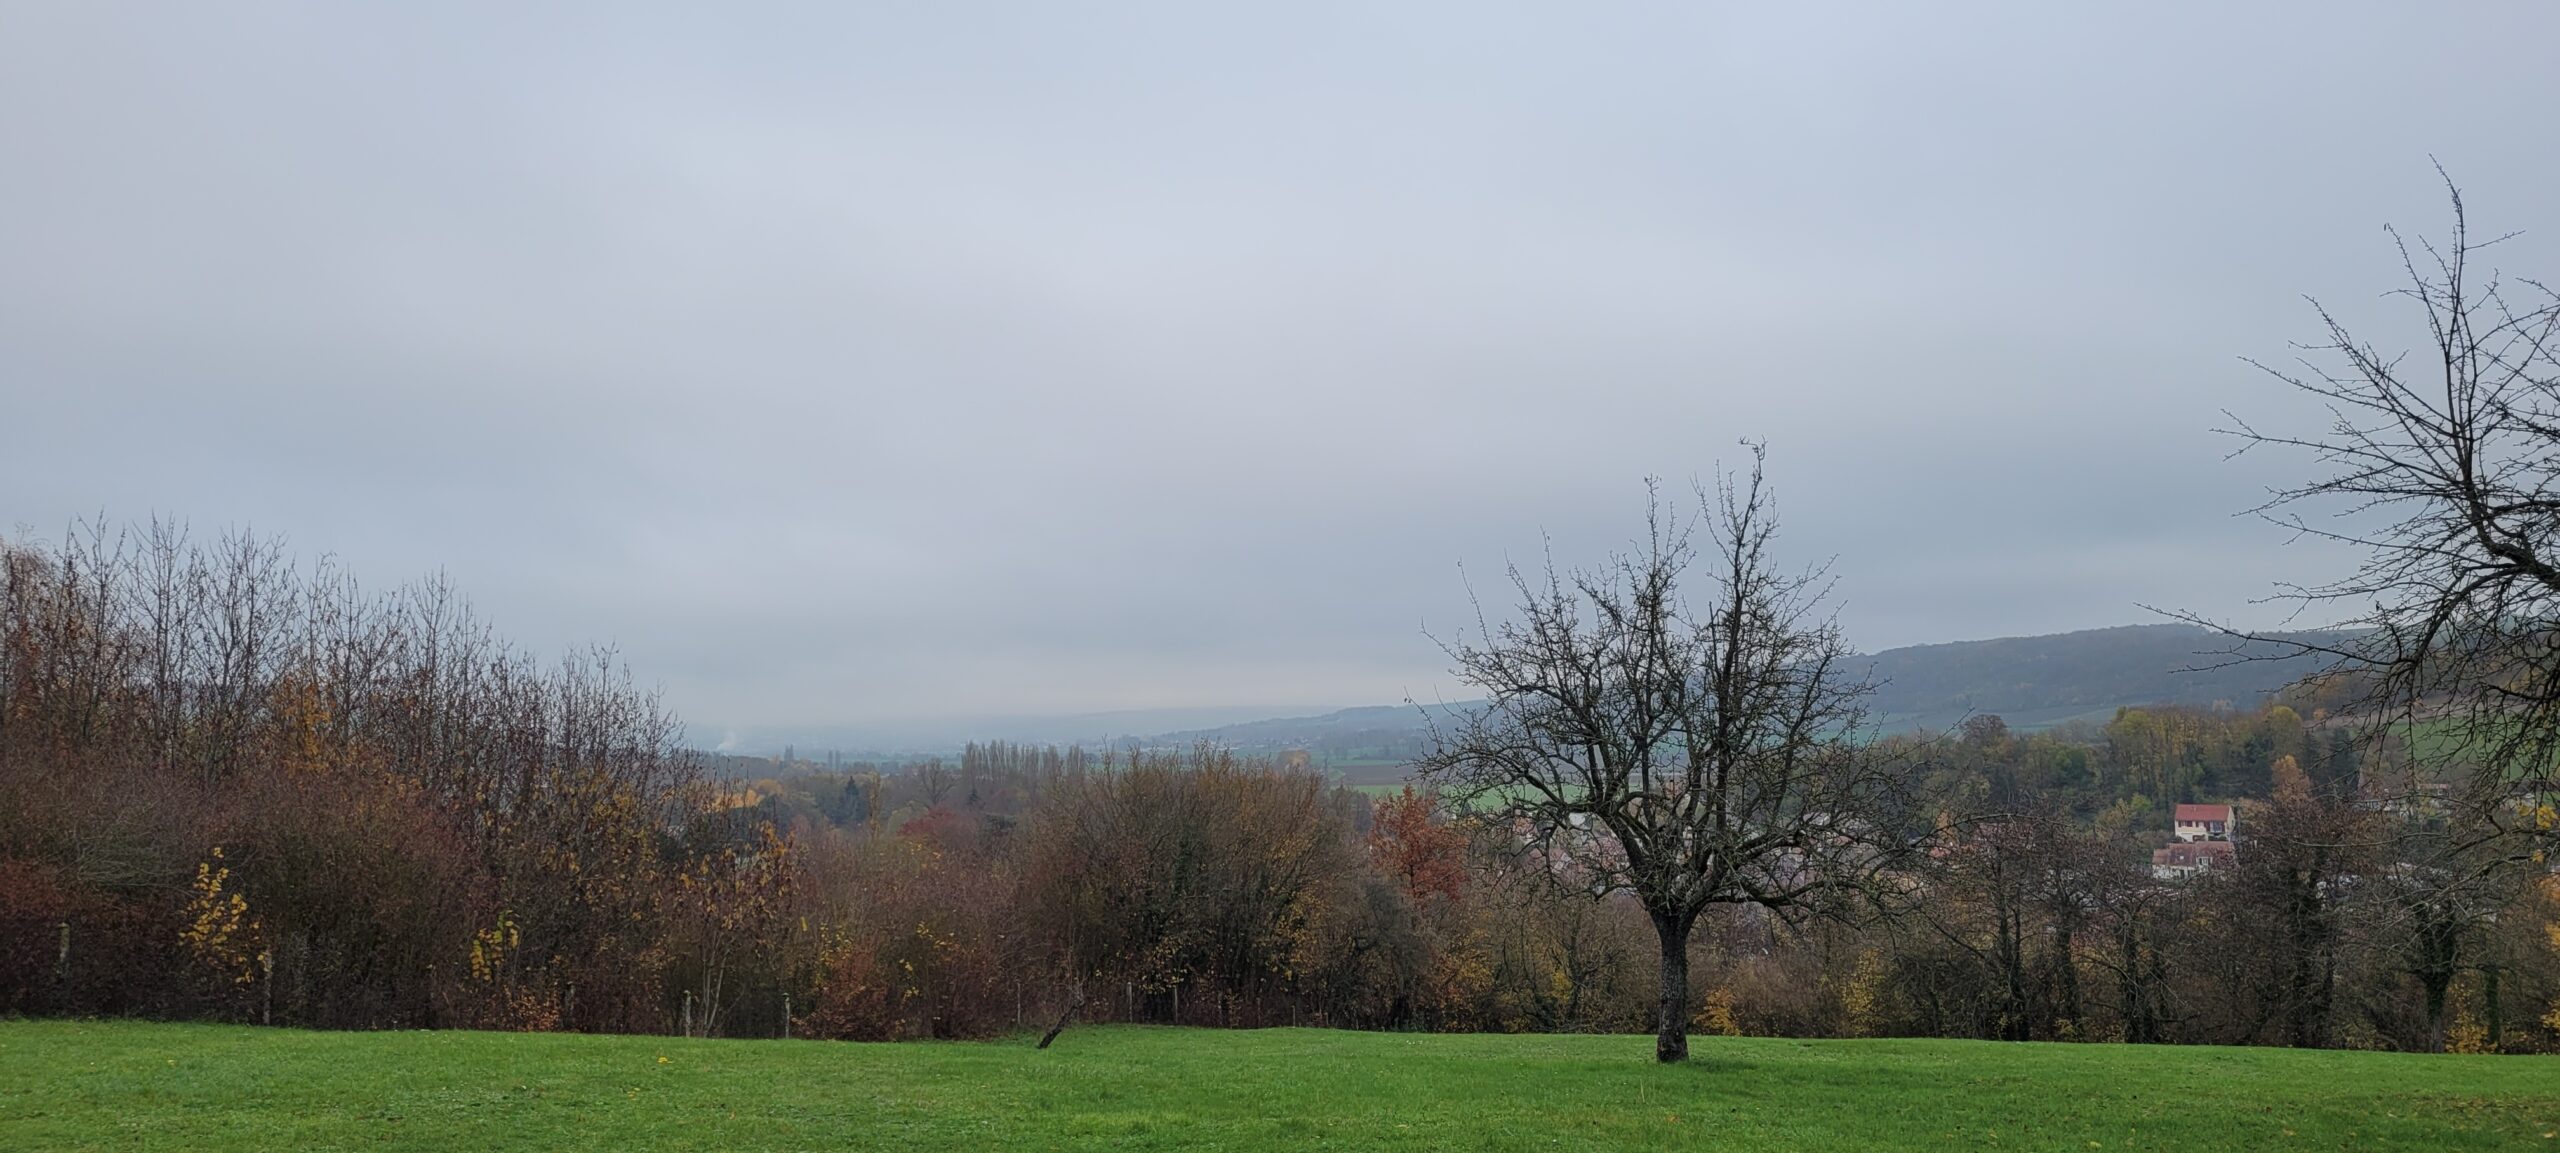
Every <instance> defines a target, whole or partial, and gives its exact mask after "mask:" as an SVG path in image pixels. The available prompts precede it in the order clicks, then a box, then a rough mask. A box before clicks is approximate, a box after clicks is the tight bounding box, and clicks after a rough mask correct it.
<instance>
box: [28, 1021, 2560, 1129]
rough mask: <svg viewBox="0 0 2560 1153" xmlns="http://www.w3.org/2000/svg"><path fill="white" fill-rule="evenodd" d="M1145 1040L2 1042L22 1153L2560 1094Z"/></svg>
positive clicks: (1978, 1048)
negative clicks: (1038, 1043)
mask: <svg viewBox="0 0 2560 1153" xmlns="http://www.w3.org/2000/svg"><path fill="white" fill-rule="evenodd" d="M1696 1045H1697V1054H1698V1057H1697V1059H1696V1060H1693V1061H1691V1062H1690V1063H1688V1064H1687V1065H1683V1066H1674V1067H1661V1066H1656V1065H1654V1064H1653V1063H1652V1061H1651V1060H1650V1056H1651V1052H1652V1043H1651V1040H1650V1038H1643V1037H1592V1036H1458V1035H1416V1034H1384V1033H1351V1032H1336V1031H1327V1030H1312V1029H1272V1030H1262V1031H1233V1032H1228V1031H1215V1030H1200V1029H1164V1028H1140V1027H1113V1028H1082V1029H1074V1030H1071V1031H1069V1032H1068V1033H1067V1034H1066V1035H1065V1036H1064V1037H1062V1038H1061V1039H1060V1040H1059V1042H1058V1045H1057V1047H1055V1048H1053V1049H1051V1050H1049V1051H1047V1052H1040V1051H1036V1050H1034V1049H1033V1048H1032V1047H1031V1046H1030V1044H1029V1043H1028V1042H1027V1041H1022V1040H1008V1041H994V1042H978V1043H910V1044H886V1045H884V1044H867V1045H865V1044H841V1043H830V1042H820V1041H702V1040H682V1039H676V1038H664V1037H590V1036H575V1035H562V1034H498V1033H460V1032H439V1033H309V1032H298V1031H291V1030H281V1029H277V1030H266V1029H248V1028H237V1027H228V1026H210V1025H156V1024H141V1023H127V1022H112V1023H97V1022H65V1021H41V1022H24V1021H21V1022H9V1023H0V1146H5V1147H7V1148H10V1149H142V1150H157V1149H169V1150H179V1149H185V1150H232V1149H356V1148H363V1149H611V1150H616V1151H617V1153H639V1151H645V1150H661V1149H741V1150H765V1149H771V1150H783V1149H953V1150H958V1149H971V1150H975V1149H1027V1150H1050V1149H1061V1150H1063V1149H1226V1150H1256V1149H1307V1148H1325V1149H1412V1150H1426V1149H1431V1150H1440V1149H1446V1150H1521V1151H1527V1150H1558V1149H1561V1150H1602V1149H1683V1150H1700V1149H1710V1150H1712V1149H1730V1150H1777V1149H1958V1148H1961V1149H1993V1148H2017V1149H2072V1150H2078V1149H2178V1150H2205V1149H2291V1148H2300V1149H2312V1148H2321V1149H2336V1148H2342V1147H2343V1148H2357V1149H2392V1148H2397V1149H2560V1138H2554V1137H2552V1136H2549V1134H2553V1133H2555V1132H2560V1064H2556V1063H2554V1062H2553V1061H2552V1060H2551V1059H2549V1058H2530V1057H2428V1056H2415V1055H2401V1054H2380V1053H2344V1052H2317V1051H2297V1050H2285V1049H2215V1048H2192V1047H2167V1046H2157V1047H2155V1046H2122V1045H2029V1044H1998V1043H1990V1042H1976V1041H1923V1040H1889V1041H1789V1040H1774V1039H1749V1038H1731V1039H1728V1038H1700V1039H1698V1040H1697V1042H1696Z"/></svg>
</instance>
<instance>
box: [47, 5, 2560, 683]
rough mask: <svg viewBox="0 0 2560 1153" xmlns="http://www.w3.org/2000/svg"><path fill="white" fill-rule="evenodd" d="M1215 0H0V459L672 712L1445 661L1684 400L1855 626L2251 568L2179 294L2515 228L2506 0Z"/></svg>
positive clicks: (2536, 257)
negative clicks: (1767, 479) (1467, 580)
mask: <svg viewBox="0 0 2560 1153" xmlns="http://www.w3.org/2000/svg"><path fill="white" fill-rule="evenodd" d="M1232 7H1233V6H1228V5H1196V4H1168V5H1164V6H1162V7H1158V8H1114V9H1110V10H1108V11H1104V10H1100V9H1085V10H1080V11H1074V12H1070V11H1068V6H1063V5H1047V4H1025V5H1020V6H1015V7H1001V8H999V7H987V8H979V7H972V6H967V5H962V4H957V3H943V2H937V3H931V4H915V5H861V6H857V5H839V4H813V5H808V6H805V7H798V6H795V7H780V8H763V9H759V10H756V11H753V12H749V11H746V10H745V8H744V7H743V6H739V5H685V6H675V7H669V8H664V9H661V8H657V7H653V6H645V5H639V4H630V3H616V4H610V5H602V6H597V7H594V8H590V9H586V10H583V11H573V10H568V9H545V10H541V11H530V10H527V9H526V7H525V6H520V5H498V6H487V7H479V6H472V5H465V4H454V3H437V4H422V5H412V6H409V8H410V9H411V10H409V11H406V12H392V11H388V10H387V9H386V6H382V5H348V4H315V5H311V6H307V7H290V6H250V5H234V4H224V5H181V4H158V5H141V6H130V7H127V6H118V5H111V4H99V3H85V2H83V3H71V2H58V3H54V2H48V3H21V2H17V0H6V2H0V525H23V526H28V527H31V528H33V529H34V530H36V531H37V532H38V533H40V534H42V535H47V536H52V535H58V534H59V532H60V531H61V529H62V528H63V526H64V525H65V524H67V523H68V522H69V521H70V520H71V519H72V518H74V517H78V516H83V515H89V514H95V513H97V512H100V511H102V510H103V511H104V512H106V513H107V514H108V515H110V516H112V517H117V518H138V517H143V516H147V515H150V514H152V513H155V512H156V513H160V514H164V515H172V516H177V517H182V518H185V519H187V520H189V521H190V522H192V523H193V524H194V525H195V526H196V527H197V528H198V529H199V530H200V531H201V530H206V529H218V528H221V527H224V526H231V525H252V526H255V527H256V528H257V529H258V530H259V531H261V532H268V533H277V534H281V535H283V536H285V537H287V538H288V539H289V540H290V541H291V542H292V543H293V544H294V545H295V546H296V547H297V549H298V550H300V551H302V552H304V553H306V554H309V553H319V552H332V553H335V554H337V555H338V557H339V558H340V559H341V560H342V561H343V562H344V564H345V565H346V566H347V567H348V568H350V569H352V570H354V571H356V572H358V573H360V574H363V575H365V576H366V577H367V578H369V579H371V580H373V581H375V582H378V583H392V582H396V581H399V580H404V579H408V578H411V577H414V576H417V575H420V574H422V573H425V572H428V571H431V570H434V569H438V568H441V569H444V570H446V571H448V572H449V573H450V574H451V575H452V576H453V578H454V579H455V581H456V583H457V584H459V585H460V586H461V587H462V588H463V589H465V590H466V591H467V592H469V593H470V594H471V596H472V597H473V599H474V600H475V602H476V603H477V604H478V605H479V607H480V608H481V609H482V610H483V612H484V613H485V614H486V615H488V616H489V617H491V618H493V619H494V620H495V622H496V623H497V624H498V626H499V628H500V629H501V631H503V632H505V633H506V634H508V635H510V636H512V637H514V638H516V639H518V640H519V641H522V642H524V643H526V644H528V645H530V646H532V647H534V648H536V649H537V650H556V649H558V648H561V647H564V646H567V645H570V644H573V643H578V642H582V641H586V640H610V641H615V642H618V643H619V644H620V645H621V646H622V648H623V650H624V652H625V653H626V655H627V656H628V657H629V658H630V659H631V661H632V663H633V664H634V666H635V667H636V668H637V669H638V670H639V672H640V674H641V675H642V677H643V678H644V679H647V680H654V681H660V682H663V684H664V685H665V687H666V690H667V694H668V697H669V699H670V701H671V703H672V704H673V705H675V707H676V708H677V709H678V710H679V711H681V712H682V713H683V714H685V715H686V716H687V717H688V718H691V719H693V720H695V721H697V722H700V723H707V724H711V725H715V726H716V725H779V724H819V723H873V722H884V721H889V720H894V719H913V718H917V717H932V716H950V715H961V714H980V713H1037V712H1048V711H1060V712H1064V711H1083V710H1098V709H1118V708H1138V707H1163V706H1198V705H1226V704H1256V705H1262V704H1268V705H1275V706H1276V705H1309V706H1312V705H1322V704H1360V703H1380V702H1387V701H1393V700H1397V699H1401V698H1402V697H1404V696H1406V695H1408V694H1410V695H1413V696H1417V697H1422V698H1426V699H1427V698H1430V697H1432V696H1434V695H1436V694H1443V693H1451V692H1454V691H1456V690H1455V689H1454V688H1453V687H1452V686H1450V685H1449V684H1448V683H1447V678H1446V676H1445V674H1444V672H1443V666H1444V663H1445V662H1444V661H1443V660H1442V659H1441V658H1440V656H1439V654H1438V652H1437V650H1436V649H1435V648H1434V647H1433V646H1432V644H1431V642H1430V641H1429V640H1428V639H1427V638H1426V637H1425V635H1424V629H1425V628H1426V627H1430V628H1433V629H1442V630H1445V629H1449V628H1454V627H1455V626H1457V625H1458V624H1460V623H1461V621H1462V619H1463V618H1464V617H1465V606H1466V601H1465V590H1464V586H1463V584H1462V578H1461V573H1460V565H1461V564H1462V563H1463V564H1464V565H1465V566H1467V571H1468V572H1469V573H1472V574H1474V575H1475V577H1476V579H1477V580H1478V583H1479V584H1483V583H1486V578H1487V577H1488V576H1489V575H1491V574H1493V573H1496V572H1498V570H1499V568H1500V566H1501V565H1502V564H1503V563H1504V561H1505V560H1506V558H1521V559H1534V558H1535V556H1536V555H1537V550H1538V549H1539V548H1540V540H1541V534H1542V533H1543V534H1546V535H1549V536H1551V537H1552V538H1553V540H1554V548H1555V551H1556V553H1557V555H1558V556H1559V557H1560V558H1561V559H1565V560H1568V561H1571V560H1581V559H1587V558H1591V557H1593V556H1596V555H1597V554H1599V553H1600V552H1602V551H1604V550H1606V549H1608V548H1610V547H1612V546H1615V545H1618V544H1620V543H1622V542H1623V541H1625V540H1626V539H1627V537H1628V536H1629V534H1630V533H1631V532H1632V531H1633V530H1634V529H1635V528H1636V526H1637V523H1638V516H1639V513H1640V512H1641V499H1642V489H1641V480H1642V478H1643V477H1645V476H1646V475H1648V474H1655V475H1660V476H1663V477H1666V478H1670V479H1671V480H1673V481H1674V482H1675V483H1679V484H1686V483H1687V481H1688V479H1689V478H1691V477H1708V476H1712V472H1713V469H1714V468H1715V466H1716V463H1717V462H1718V461H1719V460H1725V461H1728V462H1729V461H1731V460H1733V459H1734V458H1736V457H1737V455H1738V450H1737V448H1736V442H1737V441H1738V440H1739V439H1740V438H1743V437H1754V438H1765V439H1766V440H1767V441H1768V442H1769V445H1770V452H1771V468H1772V473H1773V476H1774V477H1775V479H1776V481H1777V483H1778V485H1779V486H1780V493H1781V496H1782V499H1783V501H1784V504H1785V509H1786V516H1787V537H1786V540H1785V543H1786V545H1787V546H1788V548H1789V549H1790V550H1791V551H1792V552H1793V553H1794V555H1795V556H1796V558H1797V559H1800V560H1808V561H1810V560H1816V559H1820V558H1823V557H1836V558H1837V571H1838V572H1839V574H1840V576H1841V585H1840V595H1841V598H1842V605H1841V607H1842V618H1843V621H1844V623H1845V625H1846V626H1847V628H1848V629H1849V632H1850V634H1851V638H1852V640H1853V641H1854V642H1855V643H1857V644H1859V645H1860V646H1862V647H1866V648H1870V649H1873V648H1882V647H1886V646H1892V645H1900V644H1908V643H1914V642H1921V641H1936V640H1955V639H1966V638H1975V637H1985V636H1995V635H2008V634H2019V633H2033V632H2048V631H2056V630H2062V629H2069V628H2081V627H2091V626H2099V625H2110V624H2122V623H2130V622H2134V621H2137V620H2141V619H2144V618H2143V614H2142V613H2141V611H2140V610H2139V609H2138V608H2137V607H2136V606H2137V604H2139V603H2154V604H2170V605H2178V606H2184V607H2189V608H2194V609H2198V610H2202V611H2206V612H2210V613H2217V614H2224V615H2230V616H2237V617H2240V618H2242V619H2258V618H2262V617H2263V616H2264V615H2265V613H2264V612H2263V611H2261V610H2256V609H2253V608H2252V607H2251V606H2250V604H2249V601H2250V599H2251V598H2253V597H2256V596H2260V595H2262V594H2263V593H2264V592H2265V591H2266V590H2267V587H2268V584H2269V582H2270V581H2271V580H2274V579H2276V578H2278V577H2280V576H2285V575H2292V576H2306V575H2318V574H2319V573H2320V572H2322V571H2326V570H2325V566H2330V565H2334V563H2335V562H2336V559H2337V558H2335V557H2334V556H2326V555H2323V554H2320V553H2316V552H2312V551H2307V550H2304V549H2301V548H2286V547H2284V546H2283V545H2282V541H2281V538H2280V537H2279V536H2278V535H2277V534H2275V533H2273V532H2271V531H2270V530H2268V529H2266V528H2265V527H2263V526H2261V525H2259V524H2257V523H2256V522H2253V521H2250V520H2247V519H2240V518H2235V517H2234V516H2233V515H2232V514H2233V513H2235V512H2236V511H2238V510H2240V509H2242V508H2244V507H2246V506H2247V505H2248V504H2250V503H2251V501H2252V499H2253V497H2254V496H2255V495H2256V494H2257V493H2258V492H2259V491H2260V490H2261V489H2262V488H2263V487H2264V485H2265V484H2267V483H2268V482H2269V480H2270V479H2273V478H2276V477H2280V476H2282V475H2284V472H2285V469H2286V467H2287V466H2289V465H2297V466H2298V463H2299V462H2286V461H2281V460H2275V459H2269V460H2266V461H2260V460H2257V459H2255V458H2254V457H2253V458H2248V459H2244V460H2242V461H2240V462H2236V463H2231V462H2225V461H2223V460H2222V455H2223V453H2224V452H2225V451H2226V450H2227V449H2228V448H2229V447H2230V446H2229V445H2228V444H2226V443H2223V442H2221V441H2219V440H2218V439H2217V438H2215V437H2214V436H2213V435H2211V433H2210V432H2209V431H2208V430H2209V429H2210V428H2212V427H2213V426H2214V425H2215V424H2216V423H2217V422H2218V416H2217V413H2218V411H2219V410H2220V409H2222V408H2224V407H2226V406H2228V407H2233V408H2237V409H2240V410H2242V411H2244V412H2246V413H2249V414H2251V415H2253V416H2260V417H2266V418H2271V419H2280V418H2282V417H2284V416H2285V415H2286V414H2289V413H2290V414H2296V415H2301V414H2302V410H2301V408H2300V406H2299V405H2298V404H2297V403H2296V402H2295V401H2293V400H2292V399H2291V398H2288V397H2287V396H2285V395H2284V394H2283V393H2282V392H2281V391H2280V390H2279V389H2277V388H2276V387H2274V386H2272V385H2271V384H2269V383H2268V382H2267V381H2265V380H2264V379H2263V378H2261V377H2259V376H2257V375H2255V374H2254V373H2253V372H2252V371H2251V370H2250V369H2248V368H2247V367H2246V366H2245V365H2243V364H2241V363H2240V361H2239V359H2238V358H2240V357H2242V356H2261V357H2273V356H2281V355H2283V354H2284V352H2285V349H2286V345H2287V342H2288V341H2290V340H2294V339H2302V338H2308V337H2311V336H2313V335H2315V333H2314V330H2313V329H2312V327H2311V323H2310V317H2309V315H2308V313H2307V310H2306V307H2305V306H2304V304H2303V303H2302V300H2301V296H2302V294H2305V293H2310V294H2316V295H2319V296H2321V297H2323V298H2324V299H2326V300H2329V301H2331V302H2333V303H2336V304H2338V305H2341V306H2343V308H2344V310H2345V311H2346V312H2347V313H2348V314H2349V315H2350V316H2353V317H2373V318H2375V322H2376V323H2375V326H2374V327H2372V331H2374V332H2376V333H2377V334H2379V335H2382V336H2384V338H2385V342H2386V343H2392V342H2398V343H2405V342H2406V340H2407V339H2408V335H2409V332H2410V330H2409V329H2408V328H2407V327H2406V326H2405V324H2397V325H2394V326H2392V327H2381V326H2380V325H2381V322H2382V320H2383V319H2385V318H2392V319H2396V314H2394V313H2392V312H2391V311H2389V309H2388V308H2387V306H2386V305H2385V304H2384V303H2383V302H2381V301H2379V300H2378V299H2377V297H2378V295H2379V294H2380V293H2381V292H2382V291H2383V290H2385V289H2387V288H2389V287H2391V286H2392V283H2393V277H2394V275H2395V266H2394V264H2393V262H2392V258H2391V252H2390V249H2389V248H2388V246H2387V242H2386V239H2385V237H2384V236H2383V234H2382V232H2381V231H2380V227H2381V225H2383V224H2384V223H2386V222H2396V223H2399V224H2401V225H2402V226H2403V227H2404V228H2411V229H2417V230H2436V229H2439V228H2440V227H2441V225H2442V223H2443V219H2444V215H2445V214H2444V210H2443V202H2442V193H2441V188H2440V186H2439V185H2438V184H2437V183H2436V177H2435V175H2434V173H2433V171H2432V170H2431V168H2430V167H2429V157H2430V156H2431V155H2432V156H2434V157H2436V158H2438V159H2440V160H2441V161H2442V162H2443V163H2444V165H2445V166H2446V167H2447V168H2448V169H2449V170H2450V171H2451V172H2452V173H2453V174H2454V175H2455V176H2456V177H2457V178H2458V179H2459V180H2460V181H2461V182H2462V183H2463V184H2464V186H2465V187H2466V189H2467V190H2468V191H2469V193H2470V199H2471V203H2472V207H2473V211H2474V217H2475V220H2476V221H2478V222H2479V223H2480V224H2481V225H2482V226H2484V227H2486V228H2489V229H2493V230H2504V229H2510V228H2523V229H2528V230H2531V231H2530V233H2529V235H2527V236H2526V237H2525V238H2524V239H2523V240H2521V241H2519V242H2517V244H2516V246H2515V247H2513V248H2512V249H2510V250H2508V251H2507V253H2506V255H2505V256H2504V257H2503V259H2502V263H2504V264H2505V265H2506V266H2507V267H2508V268H2510V269H2511V270H2515V271H2520V272H2529V273H2538V274H2540V275H2543V276H2546V277H2553V276H2560V259H2555V258H2554V254H2555V252H2560V248H2555V245H2554V243H2553V237H2555V236H2560V202H2556V201H2555V200H2554V199H2553V195H2552V189H2553V187H2554V176H2555V175H2560V149H2555V148H2554V147H2553V144H2554V141H2553V139H2552V137H2551V129H2550V126H2549V110H2550V109H2552V108H2555V107H2560V69H2555V68H2553V67H2552V62H2553V59H2554V56H2553V53H2554V46H2555V44H2560V7H2554V6H2551V5H2548V4H2540V3H2519V4H2514V5H2508V6H2499V5H2485V4H2484V5H2466V6H2461V8H2460V11H2461V12H2462V13H2464V15H2463V16H2462V17H2461V18H2460V19H2459V20H2455V19H2452V18H2450V17H2448V16H2447V15H2445V14H2444V13H2445V12H2447V11H2450V10H2452V6H2444V7H2442V8H2440V7H2439V6H2435V5H2395V6H2388V7H2384V6H2374V7H2371V8H2362V7H2356V6H2346V5H2337V4H2327V3H2322V4H2303V5H2292V6H2284V5H2245V6H2237V5H2223V4H2202V5H2193V6H2179V5H2162V4H2156V3H2153V4H2126V5H2120V6H2115V7H2114V8H2113V9H2112V11H2111V12H2104V13H2102V12H2100V11H2098V10H2097V6H2093V5H2080V4H2051V3H2028V4H2019V5H2014V6H2006V7H1977V8H1961V9H1960V8H1958V7H1956V6H1951V5H1905V4H1879V5H1875V6H1871V7H1858V8H1850V7H1843V8H1818V7H1815V6H1811V5H1793V4H1789V5H1766V4H1762V5H1735V6H1712V5H1701V4H1685V3H1684V4H1669V5H1662V6H1635V5H1554V4H1541V5H1526V6H1519V7H1508V6H1498V5H1488V4H1483V3H1472V2H1471V3H1463V4H1448V5H1434V6H1425V5H1400V6H1388V5H1374V4H1358V5H1349V6H1344V7H1340V8H1328V7H1323V6H1318V5H1311V4H1304V3H1293V4H1285V5H1271V6H1268V7H1267V8H1266V9H1265V10H1264V11H1263V12H1262V13H1261V14H1260V15H1239V14H1237V13H1235V12H1233V11H1229V10H1228V9H1230V8H1232ZM1387 8H1392V9H1393V11H1381V9H1387Z"/></svg>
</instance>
